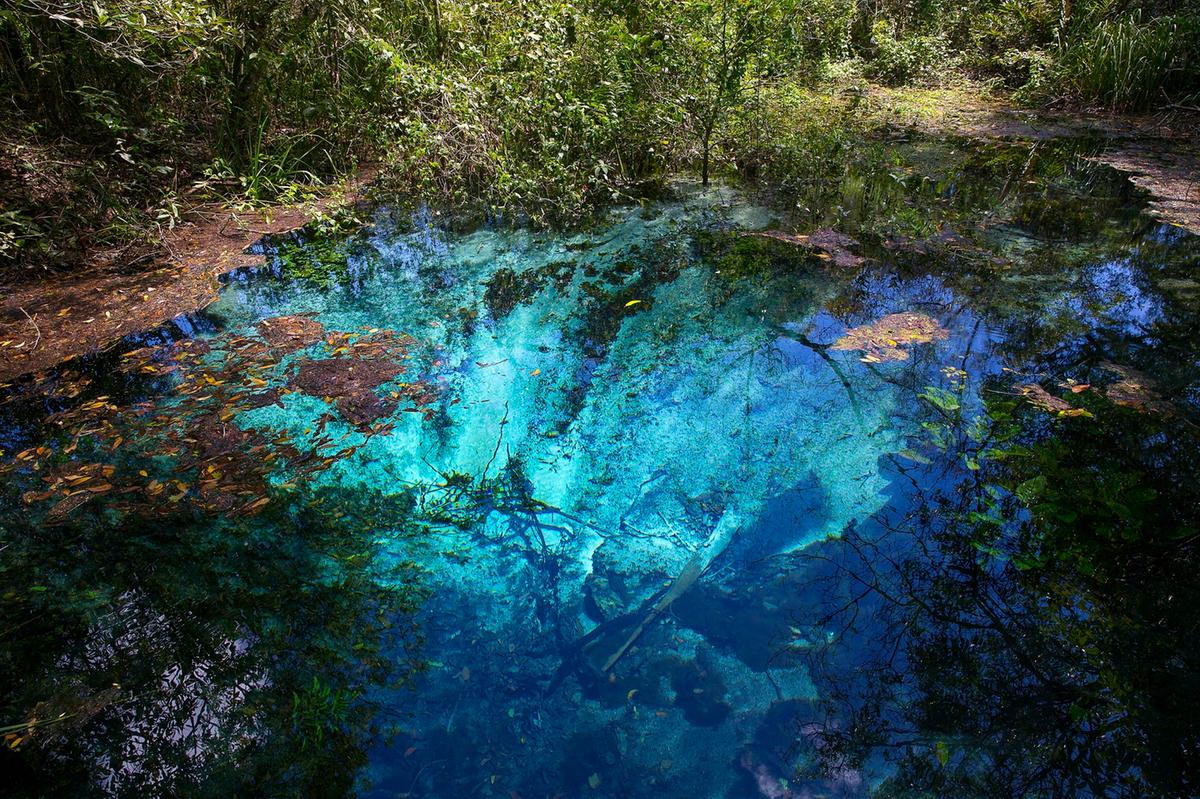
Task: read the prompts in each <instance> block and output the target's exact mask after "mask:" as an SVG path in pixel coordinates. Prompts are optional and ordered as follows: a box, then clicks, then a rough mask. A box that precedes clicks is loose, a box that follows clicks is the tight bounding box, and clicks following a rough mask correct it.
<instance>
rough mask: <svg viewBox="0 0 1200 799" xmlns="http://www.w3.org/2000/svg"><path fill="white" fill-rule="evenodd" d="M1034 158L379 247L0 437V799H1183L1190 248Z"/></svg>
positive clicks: (216, 318) (1187, 743) (400, 223)
mask: <svg viewBox="0 0 1200 799" xmlns="http://www.w3.org/2000/svg"><path fill="white" fill-rule="evenodd" d="M1058 157H1059V158H1060V162H1058V163H1056V164H1052V165H1051V166H1049V167H1048V168H1047V169H1046V174H1045V175H1039V176H1038V177H1037V179H1036V180H1033V181H1031V182H1030V187H1029V188H1028V189H1027V190H1025V192H1024V193H1021V192H1018V193H1017V194H1016V195H1015V197H1011V198H1010V197H1007V192H1004V193H1005V195H1006V199H1005V203H1006V204H1004V205H1002V206H1000V207H996V208H991V207H989V206H988V203H995V202H996V201H997V197H998V196H1000V193H1001V191H1002V187H1003V183H1004V182H1005V179H1006V177H1007V173H1006V172H1005V171H1004V170H1003V169H1000V168H999V167H996V168H993V169H991V170H990V171H989V170H982V171H981V170H979V169H978V168H977V169H976V170H975V171H974V172H971V171H969V170H965V168H964V170H965V171H963V172H961V173H960V172H954V171H952V170H951V171H950V172H948V173H947V174H946V175H942V176H941V177H940V179H937V180H933V181H925V182H922V183H921V184H920V185H919V186H917V187H916V188H914V187H913V186H911V185H910V184H911V183H912V182H913V181H911V180H907V179H906V178H904V176H903V175H902V174H900V175H893V174H891V173H888V174H887V175H885V176H884V177H883V178H882V182H881V179H880V178H879V176H877V175H873V176H871V180H869V181H868V182H867V184H866V188H865V189H864V188H863V187H862V185H861V184H860V183H855V186H856V188H855V190H854V191H853V192H852V194H853V196H850V195H849V194H847V195H846V196H841V197H832V198H831V197H828V196H825V197H823V202H825V203H826V205H824V206H821V207H820V208H819V209H818V211H816V212H811V211H809V212H807V213H808V214H809V215H808V216H805V215H803V214H802V215H801V216H800V217H798V218H797V217H795V216H794V215H795V213H796V211H795V210H794V209H793V210H792V211H789V213H790V214H792V216H787V215H784V216H780V215H779V213H778V212H777V211H773V210H771V209H770V208H768V207H763V206H759V205H756V204H755V203H754V202H753V201H752V200H750V199H749V198H747V197H746V196H743V195H741V194H738V193H736V192H733V191H730V190H727V189H718V190H712V191H708V192H699V191H696V190H695V189H689V188H686V187H681V188H680V189H679V191H678V192H677V195H678V196H676V197H675V198H673V199H669V200H663V201H660V202H657V203H652V204H648V205H646V206H644V207H640V208H620V209H616V210H614V211H612V212H611V213H610V214H609V215H608V216H607V217H606V218H605V219H604V220H603V221H601V222H598V223H597V224H596V225H595V226H594V227H593V228H591V229H589V230H587V231H585V232H580V233H575V234H571V235H566V234H564V235H552V234H549V233H536V232H530V231H520V230H519V231H510V230H497V229H480V230H477V231H474V232H470V233H452V232H448V231H447V229H446V228H444V227H443V226H441V225H439V224H438V223H437V220H436V219H434V218H432V217H430V216H429V215H417V216H416V217H412V216H410V215H407V214H401V213H399V212H388V211H387V210H382V211H379V212H377V213H376V216H375V219H374V222H373V224H372V225H370V226H369V227H368V228H366V229H365V230H363V231H361V232H358V233H355V234H353V235H350V236H321V235H314V236H311V237H309V238H308V239H305V240H301V241H295V242H289V243H285V244H283V245H281V246H280V247H279V248H278V249H277V250H275V251H273V252H272V255H273V261H272V267H271V269H270V270H269V272H267V273H262V274H242V275H238V276H235V278H234V279H232V280H231V281H230V283H229V285H228V286H227V287H226V289H225V290H224V292H223V293H222V296H221V299H220V300H219V301H218V302H217V303H216V304H215V305H213V306H212V307H210V308H209V309H208V310H207V311H206V312H205V313H204V314H203V315H201V316H198V317H196V318H194V319H189V320H180V321H179V322H178V323H177V324H176V325H175V326H174V327H172V328H171V329H169V330H164V331H158V332H156V333H152V334H148V335H147V336H145V337H143V338H142V339H141V340H138V341H135V342H133V341H131V342H128V343H127V345H126V346H124V347H123V348H122V349H121V350H120V351H119V352H117V353H113V354H110V355H105V356H98V357H97V358H95V359H93V360H92V361H90V362H89V363H87V364H84V365H82V366H79V367H73V368H67V369H65V370H63V371H61V372H59V373H55V374H51V375H43V376H40V377H39V378H38V379H37V380H34V381H32V382H27V383H26V384H23V385H22V386H18V387H16V388H14V389H11V390H10V393H9V398H8V401H7V402H6V403H5V405H4V406H0V413H2V414H3V419H2V423H3V424H2V429H0V446H2V447H3V450H4V457H5V459H6V461H7V463H8V466H7V467H6V475H5V479H6V481H7V482H6V486H5V488H4V490H3V495H2V496H0V502H3V503H4V505H3V507H4V512H3V513H4V515H3V517H0V532H2V533H3V541H2V542H0V546H3V548H4V551H3V553H2V555H3V558H4V563H3V571H2V572H0V574H2V575H3V581H4V582H3V585H2V586H0V589H2V590H3V591H4V595H3V602H4V604H5V612H4V625H5V630H4V632H3V638H2V639H0V641H3V644H4V651H3V655H2V660H0V667H2V668H3V670H4V671H3V676H4V677H5V679H6V683H7V686H8V687H6V688H5V689H4V702H3V709H4V714H5V715H4V717H3V718H2V719H0V721H2V722H3V723H4V724H8V723H10V722H11V723H12V724H13V726H12V728H11V729H6V730H5V732H6V733H7V734H8V738H7V742H8V745H9V747H8V748H9V751H8V752H7V754H5V755H4V758H5V760H6V761H7V762H8V763H9V764H10V766H11V773H14V774H17V775H18V781H17V783H16V784H17V785H19V786H20V790H22V791H24V792H25V793H27V794H29V795H85V794H87V793H88V792H89V791H90V792H93V793H97V794H104V793H109V794H117V795H131V796H132V795H214V796H215V795H222V796H223V795H241V794H245V795H282V796H286V795H342V794H344V793H348V792H357V793H360V794H362V795H365V796H370V797H394V796H440V797H460V796H475V795H480V796H501V797H525V798H526V799H532V797H543V796H544V797H551V796H562V797H575V796H598V797H599V796H611V797H640V796H646V797H649V796H680V797H684V796H687V797H693V796H695V797H747V798H749V797H769V798H770V799H786V798H787V797H796V798H797V799H799V797H809V796H822V795H828V796H865V795H868V794H870V793H873V792H874V793H878V794H880V795H888V796H909V795H912V796H918V795H920V796H926V795H954V796H970V795H980V796H1001V795H1002V796H1018V795H1072V796H1075V795H1080V796H1086V795H1108V794H1119V795H1122V794H1123V795H1163V796H1167V795H1183V794H1186V793H1188V792H1189V790H1190V789H1191V788H1193V787H1194V786H1195V782H1194V780H1195V779H1196V770H1195V769H1196V766H1195V763H1196V762H1198V759H1200V758H1198V755H1200V753H1197V752H1196V744H1197V728H1196V726H1195V722H1194V721H1193V720H1192V719H1190V718H1187V717H1185V716H1184V715H1181V713H1180V711H1181V709H1183V708H1187V707H1194V706H1195V705H1194V704H1189V700H1193V701H1194V700H1196V699H1198V698H1200V696H1198V694H1200V689H1198V687H1197V683H1198V681H1200V677H1198V671H1197V662H1196V661H1197V655H1196V648H1195V647H1194V646H1191V645H1190V644H1189V643H1188V642H1189V641H1191V640H1194V638H1190V637H1189V636H1191V635H1194V634H1195V632H1196V629H1195V628H1196V622H1195V621H1194V619H1193V618H1192V616H1193V615H1194V614H1193V613H1192V612H1191V611H1192V610H1194V608H1195V607H1196V606H1197V605H1196V600H1197V590H1196V580H1197V577H1196V574H1197V571H1196V569H1195V568H1194V566H1195V559H1194V552H1193V547H1194V540H1193V539H1194V537H1195V535H1196V533H1197V531H1196V528H1195V519H1196V518H1197V516H1196V513H1195V511H1196V509H1197V508H1196V488H1195V484H1196V481H1195V479H1194V478H1195V477H1196V475H1195V472H1196V467H1197V462H1196V448H1195V430H1196V428H1195V425H1194V423H1193V422H1192V421H1191V420H1192V419H1193V418H1194V416H1195V413H1194V402H1195V399H1196V397H1195V385H1196V383H1195V380H1196V370H1195V356H1196V347H1195V344H1194V341H1193V335H1194V331H1195V330H1196V329H1197V328H1196V319H1195V308H1196V301H1197V298H1198V297H1200V282H1198V281H1197V280H1196V279H1195V276H1194V274H1193V273H1194V270H1195V268H1196V266H1197V255H1198V254H1200V247H1198V246H1197V244H1196V241H1195V239H1192V238H1187V237H1186V236H1184V235H1183V234H1182V233H1180V232H1179V231H1177V230H1176V229H1174V228H1171V227H1170V226H1164V225H1160V224H1157V223H1154V222H1151V221H1149V220H1147V219H1146V218H1144V217H1141V216H1139V215H1138V214H1137V211H1138V207H1139V205H1138V200H1137V199H1136V198H1132V197H1129V196H1127V195H1126V191H1127V190H1126V189H1124V188H1123V183H1122V182H1121V181H1120V180H1119V179H1118V178H1116V177H1115V176H1113V175H1111V174H1110V173H1106V172H1103V171H1100V170H1097V169H1095V168H1090V167H1085V166H1083V165H1082V164H1081V163H1079V162H1077V161H1075V160H1074V159H1072V158H1070V157H1069V156H1063V155H1061V154H1060V155H1059V156H1058ZM1022 158H1023V156H1021V155H1020V154H1018V155H1017V156H1014V157H1013V158H1012V159H1010V160H1012V161H1013V163H1018V162H1020V161H1021V159H1022ZM997 160H998V162H999V163H1007V162H1005V161H1004V160H1003V159H997ZM981 172H982V173H981ZM1064 198H1065V199H1064ZM1056 203H1057V204H1056ZM914 208H915V209H917V211H916V212H914V210H913V209H914ZM1066 208H1071V209H1074V211H1073V213H1075V214H1076V216H1075V217H1072V216H1071V215H1070V214H1069V213H1068V212H1067V211H1065V210H1063V209H1066ZM1047 209H1049V210H1047ZM789 222H794V223H798V224H800V225H801V226H802V227H803V228H809V227H812V228H815V227H818V226H821V223H823V225H824V226H826V227H827V226H829V225H830V224H831V223H836V224H837V226H838V227H840V228H842V229H843V230H848V231H849V232H853V233H854V234H855V235H856V236H858V238H860V239H861V242H862V243H861V244H847V245H846V247H847V248H848V251H849V252H851V253H852V254H856V255H859V256H865V258H866V260H865V261H863V262H862V263H861V264H857V263H856V259H854V258H850V259H848V260H843V259H839V258H838V257H837V256H838V252H837V248H836V247H835V248H833V249H832V250H831V249H830V247H825V248H824V249H823V250H822V249H821V248H816V249H815V250H814V249H813V248H810V247H806V246H800V245H798V244H796V243H789V242H784V241H779V240H776V239H772V238H768V237H762V236H753V235H748V234H750V233H753V232H756V231H764V230H771V229H773V228H776V227H778V226H779V225H780V224H787V223H789ZM814 241H817V239H814ZM280 317H284V318H285V319H284V320H283V321H276V322H275V323H274V324H276V328H275V330H283V331H284V333H285V334H286V335H283V336H282V337H276V338H273V337H272V336H273V334H272V333H271V331H270V324H271V323H272V320H279V318H280ZM298 318H299V321H298ZM880 320H884V322H883V326H881V327H875V328H870V327H867V326H868V325H872V324H873V323H879V321H880ZM889 320H890V322H889ZM264 321H266V322H267V323H268V325H267V327H264V326H263V324H262V323H263V322H264ZM864 342H866V343H864ZM31 724H32V726H30V725H31Z"/></svg>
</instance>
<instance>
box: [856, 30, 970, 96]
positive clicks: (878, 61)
mask: <svg viewBox="0 0 1200 799" xmlns="http://www.w3.org/2000/svg"><path fill="white" fill-rule="evenodd" d="M871 40H872V44H873V45H874V48H875V52H874V57H873V58H872V59H871V61H870V63H869V65H868V75H870V77H872V78H875V79H876V80H878V81H880V82H882V83H886V84H888V85H892V86H899V85H902V84H906V83H932V82H935V81H936V80H937V77H938V73H939V72H942V71H944V70H945V69H947V68H949V67H950V66H951V60H952V59H951V57H950V53H949V46H948V43H947V41H946V38H945V36H944V35H942V34H940V33H934V34H920V35H914V36H907V37H905V38H903V39H900V38H897V36H896V28H895V26H894V25H893V24H892V23H891V22H889V21H886V20H879V21H877V22H876V23H875V25H874V27H872V29H871Z"/></svg>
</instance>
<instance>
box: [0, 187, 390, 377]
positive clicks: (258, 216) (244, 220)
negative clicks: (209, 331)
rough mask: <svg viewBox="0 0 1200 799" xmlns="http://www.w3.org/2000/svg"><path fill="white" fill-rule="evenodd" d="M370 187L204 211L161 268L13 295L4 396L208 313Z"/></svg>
mask: <svg viewBox="0 0 1200 799" xmlns="http://www.w3.org/2000/svg"><path fill="white" fill-rule="evenodd" d="M368 180H369V175H363V176H360V177H359V178H357V179H355V180H354V181H353V182H351V183H348V184H345V185H343V186H340V187H337V188H336V189H335V190H334V191H332V192H331V193H330V194H329V195H328V196H327V197H326V198H324V199H321V200H319V201H317V202H313V203H307V204H304V205H298V206H288V207H279V208H272V209H269V210H268V211H252V212H236V211H233V210H231V209H228V208H223V207H219V206H205V207H199V208H195V209H193V210H192V211H191V212H190V213H189V217H191V218H192V221H190V222H186V223H184V224H181V225H179V226H177V227H176V228H175V229H174V230H171V231H169V232H168V233H167V234H166V235H165V236H164V237H163V240H162V257H161V258H160V261H159V265H158V266H156V267H155V268H153V269H148V270H138V271H134V272H129V273H123V272H122V271H121V268H120V267H121V264H110V265H107V266H104V267H99V268H96V269H93V270H89V271H85V272H82V273H80V274H78V275H66V276H63V277H61V278H55V279H49V280H42V281H36V282H33V283H29V284H27V285H20V286H16V287H13V288H9V289H6V290H5V297H4V299H3V301H2V302H0V387H3V386H4V385H6V384H8V383H11V382H12V381H13V380H15V379H17V378H20V377H21V376H22V375H26V374H29V373H31V372H37V371H41V370H43V369H48V368H51V367H54V366H57V365H58V364H60V363H62V362H64V361H67V360H70V359H71V358H75V357H78V356H80V355H83V354H86V353H90V352H95V351H98V350H103V349H105V348H107V347H110V346H112V345H113V344H114V343H116V342H117V341H119V340H121V339H122V338H124V337H125V336H128V335H130V334H132V333H138V332H141V331H144V330H150V329H153V328H155V327H158V326H159V325H161V324H164V323H165V322H168V321H170V320H171V319H174V318H175V317H177V316H179V315H181V314H185V313H190V312H193V311H197V310H199V309H201V308H204V307H205V306H207V305H208V304H209V303H211V302H213V300H215V299H216V298H217V291H218V288H219V286H220V281H219V278H220V276H221V275H223V274H226V273H228V272H230V271H232V270H234V269H237V268H239V267H243V266H255V265H259V264H262V263H263V260H264V259H263V256H261V255H252V254H249V253H247V252H246V249H247V248H249V247H250V246H251V245H253V244H254V243H256V242H257V241H259V240H260V239H262V238H263V237H264V236H268V235H279V234H283V233H287V232H290V231H293V230H296V229H298V228H300V227H303V226H304V225H306V224H308V223H309V222H311V221H312V220H313V219H314V218H316V217H317V216H318V215H320V214H323V213H326V212H328V211H330V210H332V209H333V208H334V207H336V206H339V205H346V204H352V203H354V202H356V201H357V200H358V199H359V196H360V193H361V191H362V189H363V188H364V187H365V185H366V183H367V181H368Z"/></svg>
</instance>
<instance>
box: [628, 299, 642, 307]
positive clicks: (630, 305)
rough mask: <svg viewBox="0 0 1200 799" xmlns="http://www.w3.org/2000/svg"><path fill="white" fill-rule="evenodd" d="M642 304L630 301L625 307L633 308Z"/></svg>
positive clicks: (637, 301) (639, 301)
mask: <svg viewBox="0 0 1200 799" xmlns="http://www.w3.org/2000/svg"><path fill="white" fill-rule="evenodd" d="M640 303H641V300H630V301H629V302H627V303H625V307H626V308H632V307H633V306H635V305H638V304H640Z"/></svg>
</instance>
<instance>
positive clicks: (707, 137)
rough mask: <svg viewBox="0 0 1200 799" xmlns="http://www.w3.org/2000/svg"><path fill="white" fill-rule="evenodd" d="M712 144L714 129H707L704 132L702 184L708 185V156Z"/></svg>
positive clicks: (701, 161) (701, 163)
mask: <svg viewBox="0 0 1200 799" xmlns="http://www.w3.org/2000/svg"><path fill="white" fill-rule="evenodd" d="M711 142H712V128H707V129H705V131H704V153H703V155H702V156H701V158H700V184H701V185H702V186H707V185H708V154H709V149H710V143H711Z"/></svg>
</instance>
